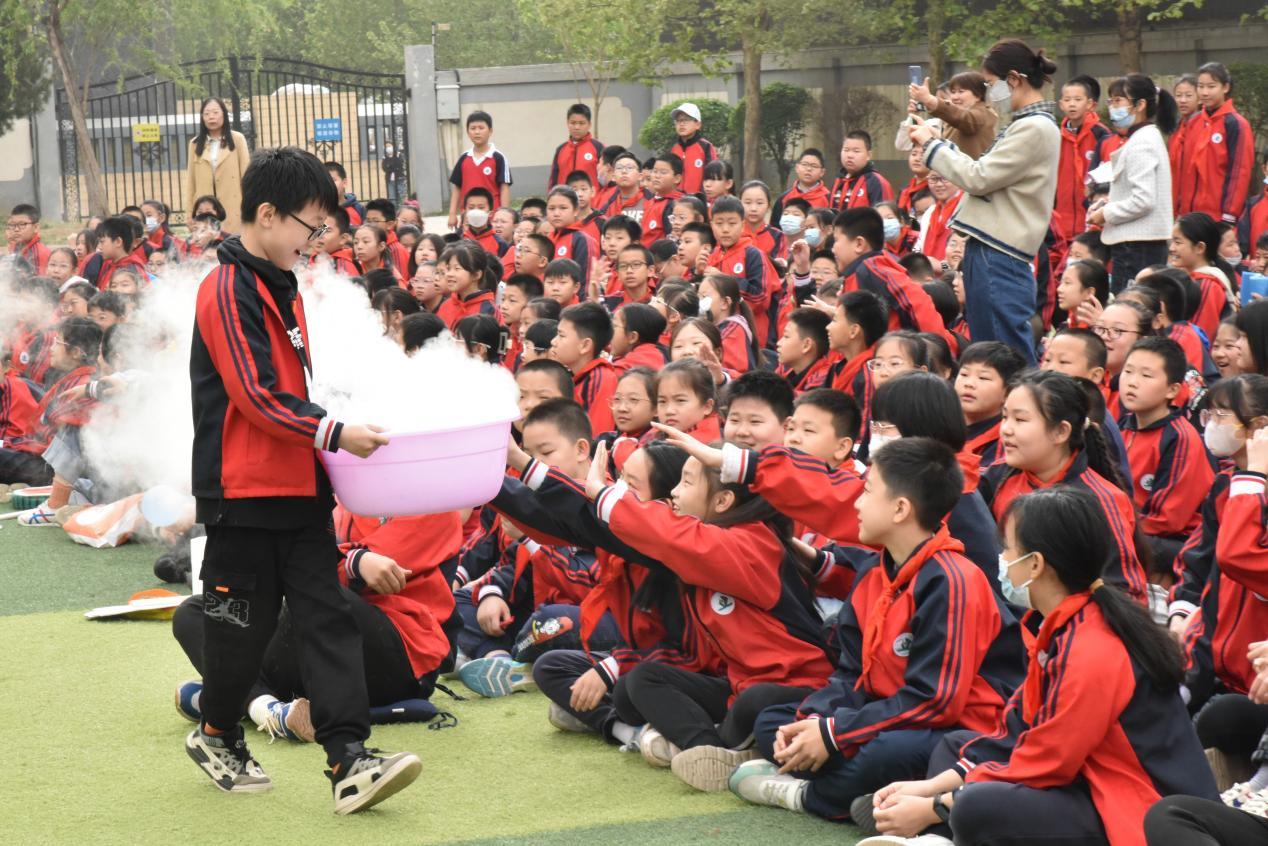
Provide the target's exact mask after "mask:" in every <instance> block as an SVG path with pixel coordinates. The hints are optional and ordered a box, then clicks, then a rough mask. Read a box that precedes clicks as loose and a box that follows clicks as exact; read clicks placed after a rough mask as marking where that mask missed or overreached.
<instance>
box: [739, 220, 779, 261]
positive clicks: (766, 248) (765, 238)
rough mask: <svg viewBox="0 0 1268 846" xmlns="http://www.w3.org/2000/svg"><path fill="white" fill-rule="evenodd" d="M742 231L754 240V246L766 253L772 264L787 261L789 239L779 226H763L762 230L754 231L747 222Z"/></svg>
mask: <svg viewBox="0 0 1268 846" xmlns="http://www.w3.org/2000/svg"><path fill="white" fill-rule="evenodd" d="M742 231H743V232H744V234H745V235H747V236H748V237H749V238H752V239H753V245H754V246H755V247H757V248H758V249H759V250H761V251H762V252H763V253H765V254H766V257H767V258H769V259H770V260H771V261H772V262H776V261H786V260H787V258H788V238H787V236H785V235H784V233H783V230H781V229H780V228H779V227H778V226H771V225H769V224H763V225H762V228H761V229H758V230H757V231H753V230H752V229H750V228H749V225H748V221H747V220H745V221H744V226H743V230H742Z"/></svg>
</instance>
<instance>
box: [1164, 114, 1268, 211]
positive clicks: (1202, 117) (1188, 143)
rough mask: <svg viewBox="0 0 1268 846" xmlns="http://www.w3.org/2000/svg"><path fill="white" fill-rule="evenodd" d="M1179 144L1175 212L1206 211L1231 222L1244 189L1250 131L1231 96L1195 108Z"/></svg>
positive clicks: (1251, 148) (1251, 154) (1250, 162)
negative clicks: (1213, 104) (1209, 107)
mask: <svg viewBox="0 0 1268 846" xmlns="http://www.w3.org/2000/svg"><path fill="white" fill-rule="evenodd" d="M1184 149H1185V152H1184V159H1185V161H1184V165H1185V166H1184V168H1183V169H1182V170H1181V171H1180V173H1179V178H1180V181H1179V183H1178V186H1179V187H1178V188H1177V194H1178V196H1179V201H1178V204H1177V208H1176V213H1177V214H1188V213H1189V212H1206V213H1207V214H1209V215H1210V216H1211V217H1213V218H1215V219H1216V220H1217V221H1218V220H1223V221H1226V222H1228V223H1236V222H1237V219H1238V218H1239V217H1241V215H1242V211H1243V210H1244V208H1245V206H1246V193H1247V192H1248V191H1249V190H1250V180H1251V175H1252V171H1253V169H1254V166H1255V136H1254V134H1253V133H1252V132H1251V131H1250V124H1249V123H1247V122H1246V118H1244V117H1242V116H1241V115H1240V114H1239V113H1238V111H1237V109H1236V108H1234V107H1233V101H1232V100H1231V99H1228V100H1225V101H1224V103H1223V105H1221V106H1220V107H1219V108H1218V109H1216V110H1215V111H1214V112H1208V111H1207V110H1206V109H1201V108H1200V109H1198V111H1197V113H1196V114H1195V115H1194V116H1193V118H1192V119H1191V120H1190V121H1189V123H1188V125H1187V127H1186V129H1185V140H1184Z"/></svg>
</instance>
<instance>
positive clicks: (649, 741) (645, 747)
mask: <svg viewBox="0 0 1268 846" xmlns="http://www.w3.org/2000/svg"><path fill="white" fill-rule="evenodd" d="M634 745H635V746H636V747H638V751H639V752H641V753H643V760H645V761H647V763H649V764H651V765H652V766H653V767H660V768H662V769H665V768H668V767H669V765H670V764H672V763H673V760H674V756H675V755H677V754H678V753H679V752H681V751H682V750H681V749H679V748H678V747H677V746H675V745H674V744H672V743H670V742H669V740H668V739H667V738H666V737H665V735H663V734H661V733H660V732H658V731H657V730H656V729H654V728H652V724H651V723H647V724H646V725H644V726H643V730H642V731H640V732H639V733H638V736H637V737H635V738H634Z"/></svg>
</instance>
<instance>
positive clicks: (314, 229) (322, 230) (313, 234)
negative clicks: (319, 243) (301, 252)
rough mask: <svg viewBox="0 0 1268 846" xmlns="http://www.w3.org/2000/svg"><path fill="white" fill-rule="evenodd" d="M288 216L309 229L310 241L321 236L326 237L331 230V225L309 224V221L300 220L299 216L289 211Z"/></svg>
mask: <svg viewBox="0 0 1268 846" xmlns="http://www.w3.org/2000/svg"><path fill="white" fill-rule="evenodd" d="M286 216H287V217H289V218H290V219H291V220H293V221H295V222H296V223H298V224H299V225H300V226H302V227H304V228H305V229H307V230H308V240H309V241H316V240H318V239H319V238H322V237H324V236H325V235H326V233H327V232H329V231H330V227H329V226H327V225H326V224H324V223H323V224H322V225H321V226H309V225H308V224H307V223H305V222H304V221H302V220H300V219H299V218H298V217H296V216H295V215H293V214H291V213H290V212H287V213H286Z"/></svg>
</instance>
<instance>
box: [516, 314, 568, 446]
mask: <svg viewBox="0 0 1268 846" xmlns="http://www.w3.org/2000/svg"><path fill="white" fill-rule="evenodd" d="M543 322H547V323H550V322H553V321H543ZM515 384H516V386H517V387H518V388H519V400H518V406H519V412H520V419H519V420H516V421H515V424H514V425H515V429H516V431H523V429H524V421H525V420H527V419H528V415H529V414H531V413H532V411H533V409H534V408H537V406H539V405H541V404H542V403H544V402H547V401H549V400H554V399H570V398H571V397H572V374H571V373H569V372H568V368H567V367H564V366H563V365H562V364H560V363H559V362H557V361H555V360H553V359H549V358H539V359H537V360H536V361H530V362H528V363H526V364H525V365H524V366H523V367H521V368H520V369H519V371H518V372H517V373H516V374H515Z"/></svg>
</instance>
